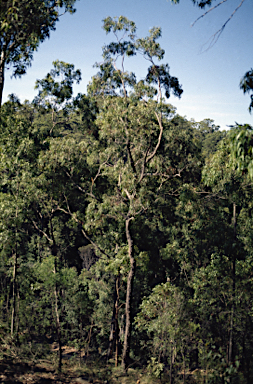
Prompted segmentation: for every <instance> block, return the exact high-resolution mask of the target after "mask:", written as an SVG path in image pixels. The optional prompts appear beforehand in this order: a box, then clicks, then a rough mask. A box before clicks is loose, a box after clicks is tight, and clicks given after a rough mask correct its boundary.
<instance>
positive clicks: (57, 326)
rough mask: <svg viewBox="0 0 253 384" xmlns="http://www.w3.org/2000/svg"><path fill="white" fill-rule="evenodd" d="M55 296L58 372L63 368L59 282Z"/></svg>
mask: <svg viewBox="0 0 253 384" xmlns="http://www.w3.org/2000/svg"><path fill="white" fill-rule="evenodd" d="M56 270H57V269H56V258H55V265H54V274H56ZM54 297H55V304H54V305H55V318H56V333H57V339H58V348H59V352H58V372H61V368H62V342H61V321H60V314H59V304H58V288H57V284H55V289H54Z"/></svg>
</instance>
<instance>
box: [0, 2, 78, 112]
mask: <svg viewBox="0 0 253 384" xmlns="http://www.w3.org/2000/svg"><path fill="white" fill-rule="evenodd" d="M75 1H76V0H49V1H48V0H47V1H43V0H17V1H14V0H6V1H1V3H0V21H1V25H0V106H1V104H2V94H3V88H4V71H5V67H6V65H11V66H12V67H13V76H21V75H23V74H24V73H26V70H27V67H28V66H29V65H30V64H31V60H32V58H33V52H34V51H36V50H37V48H38V46H39V44H40V43H41V42H43V41H44V40H45V39H46V38H47V37H49V36H50V32H51V31H52V30H55V28H56V23H57V21H58V20H59V17H60V16H61V14H64V13H66V12H69V13H73V12H74V11H75V9H74V3H75Z"/></svg>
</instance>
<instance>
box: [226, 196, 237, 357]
mask: <svg viewBox="0 0 253 384" xmlns="http://www.w3.org/2000/svg"><path fill="white" fill-rule="evenodd" d="M233 227H234V243H235V242H236V205H235V203H233ZM232 257H233V261H232V279H233V291H232V309H231V317H230V332H229V351H228V362H229V364H231V363H232V362H233V358H234V353H233V349H234V348H233V331H234V312H235V259H236V255H235V254H234V253H233V255H232Z"/></svg>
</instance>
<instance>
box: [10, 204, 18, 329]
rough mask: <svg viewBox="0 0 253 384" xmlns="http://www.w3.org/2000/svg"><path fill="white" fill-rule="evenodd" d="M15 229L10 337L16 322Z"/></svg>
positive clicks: (16, 257) (16, 247) (16, 252)
mask: <svg viewBox="0 0 253 384" xmlns="http://www.w3.org/2000/svg"><path fill="white" fill-rule="evenodd" d="M15 217H16V219H17V217H18V208H17V207H16V214H15ZM17 235H18V231H17V228H16V230H15V252H14V255H13V256H14V265H13V277H12V278H13V282H12V297H13V302H12V314H11V336H13V335H14V328H15V320H16V301H17V262H18V246H17Z"/></svg>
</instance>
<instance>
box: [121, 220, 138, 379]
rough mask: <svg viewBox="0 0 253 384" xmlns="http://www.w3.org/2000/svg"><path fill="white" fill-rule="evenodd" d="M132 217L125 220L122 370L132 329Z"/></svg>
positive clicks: (133, 266)
mask: <svg viewBox="0 0 253 384" xmlns="http://www.w3.org/2000/svg"><path fill="white" fill-rule="evenodd" d="M132 219H133V217H130V218H127V220H126V238H127V243H128V257H129V260H130V271H129V273H128V277H127V292H126V306H125V315H126V327H125V335H124V345H123V353H122V362H121V365H122V367H123V369H124V371H125V372H126V371H127V362H128V360H129V351H130V344H131V330H132V313H131V312H132V311H131V310H132V288H133V280H134V276H135V259H134V250H133V240H132V237H131V234H130V229H129V224H130V221H131V220H132Z"/></svg>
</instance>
